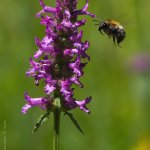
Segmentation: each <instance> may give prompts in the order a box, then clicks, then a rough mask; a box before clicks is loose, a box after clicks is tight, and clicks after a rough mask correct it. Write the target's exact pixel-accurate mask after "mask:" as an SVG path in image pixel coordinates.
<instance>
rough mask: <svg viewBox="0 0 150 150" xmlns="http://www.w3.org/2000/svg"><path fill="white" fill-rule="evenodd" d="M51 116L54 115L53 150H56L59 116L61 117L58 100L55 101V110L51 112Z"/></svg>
mask: <svg viewBox="0 0 150 150" xmlns="http://www.w3.org/2000/svg"><path fill="white" fill-rule="evenodd" d="M53 115H54V138H53V150H58V149H59V130H60V116H61V105H60V99H57V100H55V108H54V111H53Z"/></svg>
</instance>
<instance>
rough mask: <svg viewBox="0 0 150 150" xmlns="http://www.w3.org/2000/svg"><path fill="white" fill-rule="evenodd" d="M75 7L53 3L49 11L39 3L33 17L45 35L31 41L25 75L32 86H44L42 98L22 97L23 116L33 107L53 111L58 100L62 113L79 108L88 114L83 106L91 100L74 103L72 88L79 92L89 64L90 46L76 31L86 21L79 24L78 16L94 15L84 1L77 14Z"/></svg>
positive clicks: (70, 2) (65, 0)
mask: <svg viewBox="0 0 150 150" xmlns="http://www.w3.org/2000/svg"><path fill="white" fill-rule="evenodd" d="M77 3H78V0H56V7H49V6H46V5H45V4H44V2H43V1H42V0H40V5H41V7H42V10H41V11H40V12H38V13H37V15H36V16H37V17H40V18H41V22H40V23H41V24H42V25H44V26H45V35H44V37H43V38H38V37H36V38H35V44H36V45H37V47H38V48H37V51H36V52H35V53H34V56H33V57H31V58H30V65H31V68H30V69H29V70H28V71H27V72H26V75H27V76H28V77H32V78H34V80H35V81H34V83H35V85H36V86H38V85H39V84H40V83H41V82H42V85H43V84H44V85H43V86H44V90H43V91H44V93H45V96H44V97H39V98H31V97H30V96H29V95H28V94H27V93H25V100H26V102H27V103H26V104H25V105H24V107H23V108H22V112H23V113H26V112H27V111H28V109H30V108H32V107H34V106H39V107H40V108H41V109H44V110H46V111H53V108H54V107H55V100H56V99H60V104H61V108H62V109H61V110H62V111H65V112H66V111H68V110H71V109H75V108H77V107H79V108H80V109H81V110H83V111H84V112H87V113H89V112H90V110H89V109H88V108H87V107H86V105H87V104H88V103H89V102H90V101H91V97H88V98H86V99H84V100H82V101H78V100H76V99H75V98H74V88H72V85H73V84H75V85H77V86H79V87H81V88H83V84H82V83H81V81H80V77H81V76H83V74H84V71H83V69H84V67H85V66H86V64H87V62H88V61H89V60H90V57H89V56H88V55H87V53H86V51H87V50H88V48H89V46H90V44H89V42H88V41H82V36H83V31H82V30H79V27H81V26H83V25H85V23H86V19H83V20H79V19H78V16H79V15H88V16H91V17H94V16H95V15H94V14H91V13H90V12H88V10H87V9H88V1H87V0H86V1H85V6H84V7H83V8H82V9H80V10H78V9H77ZM41 80H42V81H41Z"/></svg>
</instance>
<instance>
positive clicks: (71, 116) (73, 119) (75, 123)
mask: <svg viewBox="0 0 150 150" xmlns="http://www.w3.org/2000/svg"><path fill="white" fill-rule="evenodd" d="M66 114H67V115H68V116H69V118H70V119H71V121H72V122H73V124H74V125H75V126H76V128H77V129H78V130H79V131H80V132H81V133H82V134H84V132H83V130H82V129H81V127H80V126H79V124H78V122H77V120H76V119H75V118H74V116H73V114H71V113H69V112H67V111H66V112H65V115H66Z"/></svg>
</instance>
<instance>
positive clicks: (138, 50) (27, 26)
mask: <svg viewBox="0 0 150 150" xmlns="http://www.w3.org/2000/svg"><path fill="white" fill-rule="evenodd" d="M46 3H47V4H50V5H51V4H52V5H54V0H47V1H46ZM89 3H90V4H89V10H90V11H91V12H93V13H95V14H96V15H97V16H98V17H99V18H100V19H101V20H105V19H111V18H113V19H116V20H117V21H119V22H121V24H122V25H123V26H124V27H125V30H126V33H127V37H126V39H125V41H124V42H122V43H121V46H122V48H119V47H116V46H114V44H113V42H112V40H111V39H109V38H108V37H107V36H102V35H101V34H100V33H99V32H98V31H97V28H98V27H97V26H95V25H94V22H93V21H92V19H91V18H90V17H87V22H88V23H87V24H86V26H85V27H84V28H83V30H84V39H88V40H89V41H90V43H91V47H90V49H89V50H88V53H89V54H90V56H91V61H90V63H89V64H88V66H87V67H86V69H85V76H84V77H83V78H82V81H83V83H84V85H85V87H84V89H79V88H77V89H76V97H77V98H80V99H82V98H84V97H85V96H89V95H92V97H93V101H92V103H91V104H89V108H90V109H91V115H90V116H89V115H87V114H85V113H83V112H81V111H80V110H76V111H73V112H72V113H73V114H74V116H75V117H76V119H77V120H78V122H79V123H80V126H81V127H82V129H83V130H84V133H85V135H84V136H83V135H82V134H80V132H78V130H76V128H75V127H74V125H73V124H72V122H71V121H70V120H69V119H68V118H67V117H66V116H63V115H62V117H61V135H60V149H61V150H91V149H93V150H150V144H149V143H150V72H149V71H147V70H146V71H145V70H144V71H142V72H137V71H136V68H134V67H133V65H132V64H131V62H133V61H131V60H132V58H135V57H136V56H137V55H138V56H139V55H143V53H144V54H147V55H149V54H150V42H149V39H150V38H149V36H150V28H149V26H150V19H149V18H150V9H149V5H150V1H143V0H126V1H121V0H109V1H106V0H95V1H92V0H90V2H89ZM83 4H84V0H82V1H80V2H79V7H81V6H82V5H83ZM40 9H41V8H40V6H39V2H38V0H32V1H27V0H21V1H19V0H13V1H12V0H5V1H2V2H1V5H0V22H1V23H0V71H1V72H0V91H1V94H0V101H1V109H0V122H1V124H3V121H4V120H6V122H7V123H6V145H7V148H8V149H11V150H26V149H29V150H31V149H36V150H46V149H51V148H52V136H53V132H52V129H53V127H52V124H53V118H52V116H51V117H50V119H49V121H48V122H46V123H45V124H43V126H42V127H41V128H40V129H39V131H38V132H37V133H35V134H32V133H31V132H32V129H33V126H34V125H35V122H36V120H37V118H38V117H39V116H40V115H41V114H42V111H41V110H40V109H39V108H34V109H32V110H30V111H29V112H28V113H27V114H26V115H23V114H22V113H21V107H22V106H23V105H24V103H25V101H24V97H23V95H24V91H26V90H28V92H29V94H30V95H31V96H33V97H36V96H37V97H38V96H42V95H43V89H42V86H39V87H35V85H34V83H33V79H30V78H27V77H26V76H25V72H26V70H28V67H29V62H28V60H29V57H30V56H32V55H33V53H34V52H35V51H34V50H35V49H37V48H36V46H35V44H34V37H35V36H39V37H40V38H42V37H43V34H44V27H43V26H41V25H40V23H39V22H40V20H39V19H36V18H35V14H36V12H38V11H39V10H40ZM81 18H82V17H81ZM2 131H3V127H2V125H1V126H0V145H3V144H4V143H3V142H4V136H3V134H2Z"/></svg>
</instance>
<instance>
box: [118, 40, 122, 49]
mask: <svg viewBox="0 0 150 150" xmlns="http://www.w3.org/2000/svg"><path fill="white" fill-rule="evenodd" d="M117 45H118V46H119V47H120V48H122V47H121V46H120V41H119V40H118V39H117Z"/></svg>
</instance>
